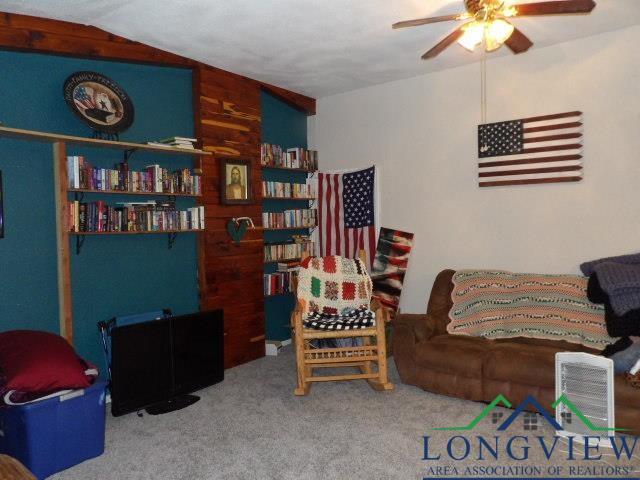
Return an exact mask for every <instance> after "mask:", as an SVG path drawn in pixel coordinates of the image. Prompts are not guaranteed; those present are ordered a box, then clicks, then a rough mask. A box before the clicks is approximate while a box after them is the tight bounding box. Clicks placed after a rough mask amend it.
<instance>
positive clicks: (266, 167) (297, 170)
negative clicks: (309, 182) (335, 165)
mask: <svg viewBox="0 0 640 480" xmlns="http://www.w3.org/2000/svg"><path fill="white" fill-rule="evenodd" d="M262 168H263V169H269V170H286V171H287V172H303V173H316V172H317V170H309V169H308V168H292V167H276V166H273V165H262Z"/></svg>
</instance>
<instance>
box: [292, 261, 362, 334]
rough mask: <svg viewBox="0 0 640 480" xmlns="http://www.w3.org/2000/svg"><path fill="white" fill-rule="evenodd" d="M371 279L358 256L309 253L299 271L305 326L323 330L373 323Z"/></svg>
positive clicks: (356, 326)
mask: <svg viewBox="0 0 640 480" xmlns="http://www.w3.org/2000/svg"><path fill="white" fill-rule="evenodd" d="M371 291H372V282H371V278H370V277H369V274H368V273H367V269H366V267H365V266H364V263H362V261H361V260H360V259H349V258H343V257H338V256H329V257H311V258H308V259H306V260H305V261H304V262H303V264H302V265H301V268H300V272H299V273H298V289H297V295H298V299H300V300H304V302H305V308H306V311H305V312H303V318H305V319H306V320H305V327H307V328H316V329H322V330H347V329H353V328H364V327H369V326H372V325H373V324H374V323H373V322H374V316H373V312H371V313H370V314H368V313H367V314H363V313H362V312H363V311H364V312H368V311H369V310H368V309H369V304H370V302H371Z"/></svg>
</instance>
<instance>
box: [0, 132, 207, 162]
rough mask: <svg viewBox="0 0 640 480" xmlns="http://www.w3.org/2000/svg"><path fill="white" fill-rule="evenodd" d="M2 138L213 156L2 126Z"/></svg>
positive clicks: (200, 151) (169, 148)
mask: <svg viewBox="0 0 640 480" xmlns="http://www.w3.org/2000/svg"><path fill="white" fill-rule="evenodd" d="M0 136H1V137H9V138H17V139H20V140H31V141H40V142H49V143H55V142H64V143H66V144H70V145H85V146H88V147H98V148H115V149H117V150H140V151H147V152H154V153H168V154H171V155H212V153H211V152H205V151H204V150H198V149H190V148H189V149H187V148H175V147H158V146H156V145H147V144H146V143H134V142H120V141H115V140H101V139H99V138H85V137H76V136H73V135H62V134H59V133H50V132H39V131H36V130H23V129H21V128H10V127H2V126H0Z"/></svg>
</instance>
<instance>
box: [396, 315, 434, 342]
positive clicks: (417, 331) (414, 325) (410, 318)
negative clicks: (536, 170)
mask: <svg viewBox="0 0 640 480" xmlns="http://www.w3.org/2000/svg"><path fill="white" fill-rule="evenodd" d="M393 327H394V330H396V329H402V330H405V332H406V330H409V331H411V332H413V337H414V341H415V342H416V343H417V342H423V341H425V340H429V339H430V338H431V337H433V336H434V334H435V324H434V322H433V319H432V318H431V316H430V315H428V314H419V313H401V314H400V315H398V316H397V317H396V318H395V320H394V321H393Z"/></svg>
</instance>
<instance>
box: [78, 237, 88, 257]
mask: <svg viewBox="0 0 640 480" xmlns="http://www.w3.org/2000/svg"><path fill="white" fill-rule="evenodd" d="M86 239H87V237H86V235H76V255H80V252H81V251H82V246H83V245H84V241H85V240H86Z"/></svg>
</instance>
